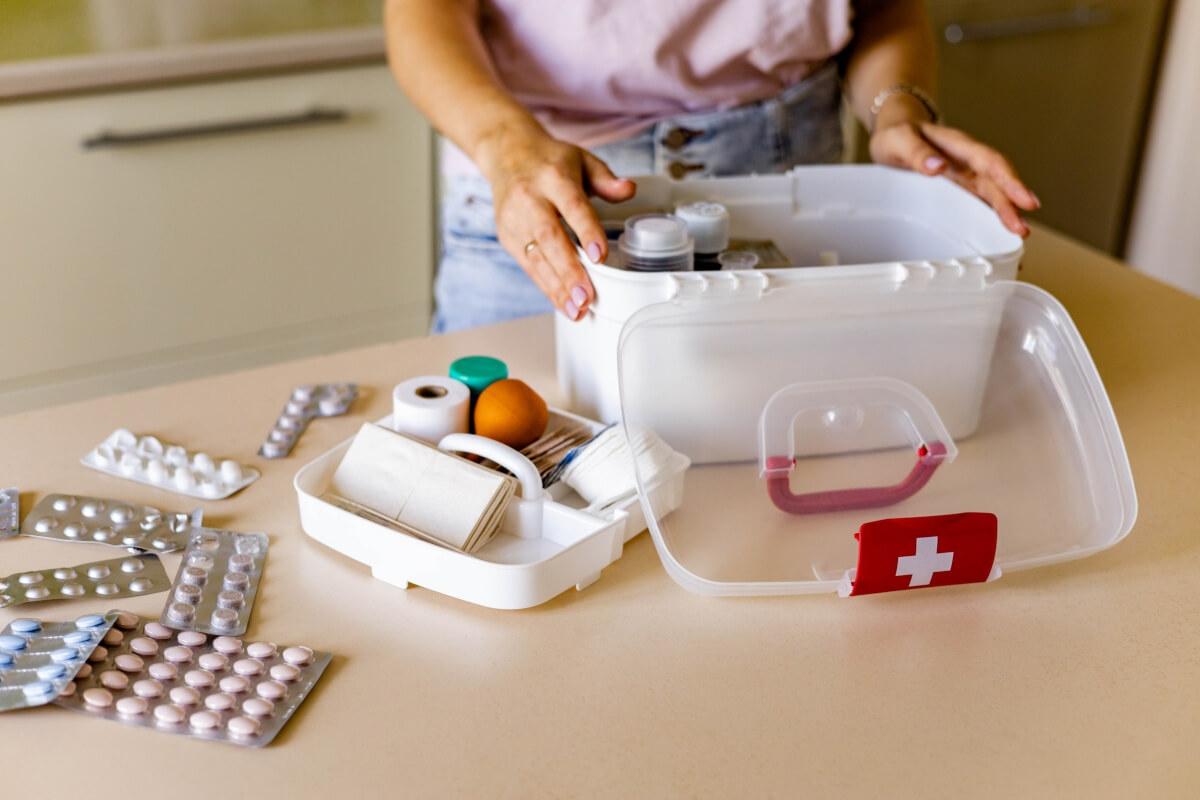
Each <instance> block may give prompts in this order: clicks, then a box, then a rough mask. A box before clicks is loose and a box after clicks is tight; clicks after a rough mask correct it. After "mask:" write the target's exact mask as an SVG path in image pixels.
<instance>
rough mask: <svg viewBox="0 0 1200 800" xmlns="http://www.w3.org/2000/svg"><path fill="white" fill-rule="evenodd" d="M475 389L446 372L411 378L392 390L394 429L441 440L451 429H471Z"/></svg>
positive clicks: (428, 440) (429, 439) (454, 431)
mask: <svg viewBox="0 0 1200 800" xmlns="http://www.w3.org/2000/svg"><path fill="white" fill-rule="evenodd" d="M470 415H471V390H470V389H468V388H467V386H466V384H464V383H462V382H460V381H456V380H454V379H453V378H447V377H444V376H442V375H422V376H421V377H418V378H411V379H409V380H407V381H405V382H404V383H401V384H400V385H398V386H397V387H396V388H395V389H393V390H392V430H394V431H396V432H397V433H407V434H408V435H409V436H415V437H417V438H418V439H422V440H424V441H426V442H429V443H430V444H435V445H436V444H437V443H438V442H439V441H441V440H442V437H443V436H448V435H449V434H451V433H467V432H468V430H469V429H470V419H471V416H470Z"/></svg>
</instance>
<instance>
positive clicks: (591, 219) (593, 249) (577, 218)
mask: <svg viewBox="0 0 1200 800" xmlns="http://www.w3.org/2000/svg"><path fill="white" fill-rule="evenodd" d="M547 183H548V186H547V187H546V197H548V198H549V199H550V202H551V203H553V204H554V206H555V207H556V208H557V209H558V213H559V214H561V215H562V218H563V219H564V220H566V221H567V225H569V226H571V230H573V231H575V236H576V237H577V238H578V239H579V243H580V245H581V246H582V247H583V249H584V251H585V252H586V253H587V254H588V258H590V259H591V260H592V261H594V262H596V263H597V264H599V263H600V262H602V261H603V260H604V259H605V258H606V257H607V256H608V237H607V236H606V235H605V233H604V226H603V225H601V224H600V218H599V217H598V216H596V209H594V208H592V204H591V203H589V202H588V199H587V196H586V195H584V193H583V188H582V187H581V186H579V185H578V184H576V183H574V182H572V181H571V180H569V179H567V178H561V177H560V178H555V179H551V180H549V181H547ZM591 286H592V284H591V281H590V280H588V279H587V272H586V271H585V272H584V290H585V291H586V292H587V299H588V300H589V301H590V300H591V299H592V297H593V296H594V294H593V292H592V288H591Z"/></svg>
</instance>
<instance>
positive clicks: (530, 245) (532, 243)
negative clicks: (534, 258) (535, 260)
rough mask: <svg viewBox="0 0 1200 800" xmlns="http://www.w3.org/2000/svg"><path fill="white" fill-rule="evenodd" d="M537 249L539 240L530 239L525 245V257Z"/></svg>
mask: <svg viewBox="0 0 1200 800" xmlns="http://www.w3.org/2000/svg"><path fill="white" fill-rule="evenodd" d="M536 249H537V239H530V240H529V241H528V242H526V243H525V255H529V254H530V253H532V252H533V251H534V250H536Z"/></svg>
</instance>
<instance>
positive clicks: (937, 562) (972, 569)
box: [849, 511, 996, 596]
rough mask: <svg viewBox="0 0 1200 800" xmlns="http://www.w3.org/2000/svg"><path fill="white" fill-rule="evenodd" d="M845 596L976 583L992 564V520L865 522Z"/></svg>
mask: <svg viewBox="0 0 1200 800" xmlns="http://www.w3.org/2000/svg"><path fill="white" fill-rule="evenodd" d="M854 538H856V539H858V568H857V569H856V570H855V571H854V575H853V578H852V582H851V588H850V592H849V594H850V595H851V596H854V595H859V594H875V593H876V592H894V591H896V590H898V589H918V588H921V587H924V586H948V585H950V584H954V583H982V582H984V581H986V580H988V578H989V577H990V576H991V575H992V569H993V566H994V564H995V561H996V515H995V514H986V513H982V512H974V511H972V512H968V513H965V514H945V515H943V516H937V517H903V518H897V519H881V520H876V521H874V522H867V523H865V524H864V525H863V526H862V527H861V528H859V530H858V533H856V534H854Z"/></svg>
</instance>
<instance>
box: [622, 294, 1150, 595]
mask: <svg viewBox="0 0 1200 800" xmlns="http://www.w3.org/2000/svg"><path fill="white" fill-rule="evenodd" d="M619 362H620V389H621V404H622V412H623V415H624V420H625V422H626V424H627V426H628V427H629V428H631V429H636V428H642V427H645V428H650V429H651V430H654V431H655V432H657V433H658V435H659V436H660V437H662V438H663V439H664V440H665V441H666V442H667V444H669V445H670V446H671V447H672V448H674V449H675V450H677V451H679V452H681V453H683V454H684V455H686V456H688V457H689V458H690V459H691V462H692V467H691V469H690V470H688V472H687V475H686V479H685V485H684V496H683V502H682V504H681V505H680V506H679V508H678V509H677V510H675V511H673V512H671V513H666V511H665V509H664V508H657V507H655V501H654V500H653V498H652V495H651V494H650V493H648V492H646V491H644V489H645V488H646V487H645V486H644V485H643V477H644V476H642V475H638V482H639V488H641V489H643V491H642V493H641V494H642V498H643V500H642V503H643V508H644V510H645V512H646V518H647V521H648V526H649V528H650V532H651V535H652V536H653V538H654V543H655V547H656V548H657V549H658V552H659V555H660V557H661V558H662V561H663V564H664V565H665V566H666V568H667V570H668V572H669V573H670V574H671V576H672V577H673V578H675V580H676V581H678V582H679V583H680V584H682V585H683V586H685V587H686V588H688V589H691V590H693V591H697V592H702V593H706V594H794V593H805V592H821V591H835V590H839V589H840V590H841V591H842V593H844V594H845V593H862V592H863V591H869V590H868V589H864V588H863V585H865V584H863V585H860V582H859V581H857V580H856V575H857V577H858V578H861V579H862V581H863V582H865V581H866V577H865V576H864V575H863V574H862V572H861V569H862V567H863V564H864V563H866V561H867V560H869V559H868V555H867V552H868V549H869V548H868V544H867V542H868V541H869V542H871V544H870V548H871V557H876V556H877V555H878V553H877V552H876V550H875V549H873V548H877V547H879V545H878V544H877V542H878V541H880V538H881V536H882V534H886V535H887V537H891V538H886V537H885V538H884V541H885V544H887V543H889V542H890V543H891V544H888V546H893V545H895V546H896V547H900V548H907V549H900V550H896V551H895V553H893V554H892V556H899V558H898V559H896V558H893V560H892V561H890V562H887V563H886V564H885V565H884V569H885V571H887V572H888V575H887V576H885V577H886V578H887V580H889V581H892V582H893V583H896V582H897V581H899V582H900V583H903V586H902V587H900V586H899V585H896V586H892V587H891V588H908V587H910V586H924V585H939V584H940V583H955V582H965V581H966V580H967V579H968V578H961V576H960V579H953V578H952V577H950V576H953V575H956V574H958V573H959V572H963V573H964V574H966V572H967V571H968V566H969V563H968V555H967V554H966V553H959V554H957V555H955V556H954V557H953V559H952V558H951V556H950V555H948V554H947V548H948V547H949V545H948V544H947V543H950V542H960V543H961V541H967V542H968V543H969V544H971V546H972V547H974V544H975V543H976V542H977V541H982V539H986V537H988V536H990V537H991V545H990V546H991V547H992V548H993V549H992V550H987V548H986V547H984V548H982V549H981V551H980V552H983V553H984V554H985V555H986V559H987V560H986V563H983V562H980V563H979V564H976V569H975V572H974V573H972V574H973V575H975V577H973V578H970V580H984V579H988V578H995V577H997V576H998V575H999V574H1000V573H1001V572H1007V571H1011V570H1016V569H1022V568H1027V567H1034V566H1040V565H1043V564H1050V563H1053V562H1056V561H1063V560H1067V559H1071V558H1079V557H1082V556H1085V555H1088V554H1090V553H1093V552H1096V551H1098V550H1101V549H1104V548H1106V547H1110V546H1112V545H1113V544H1115V543H1116V542H1118V541H1119V540H1120V539H1121V538H1123V537H1124V536H1125V535H1126V534H1127V533H1128V532H1129V530H1130V528H1131V527H1132V526H1133V521H1134V518H1135V516H1136V512H1137V500H1136V496H1135V493H1134V487H1133V479H1132V476H1131V474H1130V470H1129V463H1128V459H1127V457H1126V454H1125V449H1124V445H1123V443H1122V441H1121V435H1120V432H1119V430H1118V428H1117V424H1116V420H1115V418H1114V416H1113V412H1112V407H1111V405H1110V404H1109V401H1108V397H1107V395H1106V394H1105V391H1104V387H1103V385H1102V384H1101V382H1100V379H1099V376H1098V375H1097V373H1096V369H1095V366H1094V365H1093V363H1092V360H1091V357H1090V355H1089V354H1088V352H1087V348H1086V347H1085V345H1084V343H1083V341H1082V339H1081V338H1080V336H1079V333H1078V331H1077V330H1076V328H1075V326H1074V324H1073V323H1072V322H1071V319H1070V317H1069V316H1068V315H1067V313H1066V311H1065V309H1063V307H1062V306H1061V305H1060V304H1059V303H1058V302H1057V301H1056V300H1055V299H1054V298H1053V297H1052V296H1050V295H1049V294H1047V293H1046V292H1044V291H1042V290H1040V289H1037V288H1035V287H1033V286H1029V285H1026V284H1021V283H1014V282H999V283H995V284H992V285H990V286H987V287H980V286H977V285H976V286H971V287H965V286H961V285H950V284H948V285H933V284H931V285H927V286H921V287H905V286H902V285H900V286H897V285H892V286H891V287H890V288H883V287H880V286H875V287H871V286H861V285H857V284H856V283H855V282H854V281H851V280H845V279H842V280H838V279H831V280H829V281H826V282H815V283H813V284H812V285H810V286H804V287H789V288H780V289H771V288H769V287H768V288H766V289H765V290H763V291H761V292H753V293H743V294H737V293H734V294H732V295H730V296H720V295H719V293H713V294H706V293H697V294H690V295H682V296H680V297H677V298H676V299H674V300H672V301H670V302H667V303H661V304H658V305H654V306H650V307H647V308H645V309H643V310H642V311H640V312H638V313H637V314H636V315H634V316H633V317H632V318H631V319H630V320H629V322H628V323H627V324H626V326H625V328H624V330H623V332H622V335H621V342H620V346H619ZM912 518H918V519H912ZM939 526H940V527H939ZM963 526H966V528H965V532H963V530H959V529H960V528H963ZM881 530H882V533H881ZM912 531H917V532H916V533H912ZM921 531H926V532H927V533H928V532H929V531H934V532H937V531H940V534H939V535H941V536H942V540H941V544H940V545H939V540H938V539H937V538H936V537H935V536H934V535H933V533H930V534H929V535H928V536H926V535H924V534H922V533H920V532H921ZM956 536H966V537H968V538H967V539H965V540H964V539H956V538H954V537H956ZM897 537H899V538H897ZM904 537H910V538H909V539H904ZM971 537H975V538H971ZM981 537H982V538H981ZM902 539H904V541H903V542H901V544H899V545H896V544H895V543H896V542H897V541H900V540H902ZM930 548H932V549H930ZM885 555H886V554H885ZM976 555H978V553H977V554H976ZM892 556H888V557H889V558H891V557H892ZM927 556H928V558H927ZM979 558H983V556H979ZM978 560H979V559H978V558H977V561H978ZM952 561H953V564H954V566H953V567H951V566H950V564H951V562H952ZM914 565H915V566H914ZM960 565H961V566H960ZM876 566H877V565H876ZM856 569H858V570H859V572H858V573H856ZM893 569H894V572H895V575H892V574H891V572H890V571H891V570H893ZM914 570H915V572H914ZM901 575H903V576H904V577H898V576H901ZM930 575H932V576H934V577H933V578H932V579H931V578H930ZM908 576H911V577H908ZM856 586H858V589H859V590H861V591H858V590H855V587H856ZM874 590H888V589H887V588H884V589H871V590H870V591H874Z"/></svg>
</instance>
